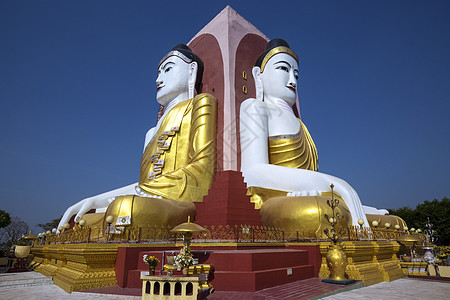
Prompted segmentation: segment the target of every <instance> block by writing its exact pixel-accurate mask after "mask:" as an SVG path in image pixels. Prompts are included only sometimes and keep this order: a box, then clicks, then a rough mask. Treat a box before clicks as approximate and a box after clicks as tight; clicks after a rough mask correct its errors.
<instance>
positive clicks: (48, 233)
mask: <svg viewBox="0 0 450 300" xmlns="http://www.w3.org/2000/svg"><path fill="white" fill-rule="evenodd" d="M60 227H61V226H60ZM61 230H62V227H61ZM46 233H47V235H50V234H52V232H51V231H50V230H48V231H47V232H46Z"/></svg>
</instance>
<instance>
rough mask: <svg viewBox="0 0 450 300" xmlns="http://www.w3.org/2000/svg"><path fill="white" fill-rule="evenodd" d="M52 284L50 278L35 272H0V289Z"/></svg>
mask: <svg viewBox="0 0 450 300" xmlns="http://www.w3.org/2000/svg"><path fill="white" fill-rule="evenodd" d="M50 284H53V281H52V278H51V277H47V276H44V275H42V274H39V273H36V272H21V273H4V274H0V291H3V290H9V289H16V288H21V287H26V286H39V285H50Z"/></svg>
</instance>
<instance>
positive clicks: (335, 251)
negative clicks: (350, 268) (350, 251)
mask: <svg viewBox="0 0 450 300" xmlns="http://www.w3.org/2000/svg"><path fill="white" fill-rule="evenodd" d="M326 260H327V265H328V268H329V270H330V273H331V274H330V277H329V278H330V279H331V280H336V281H343V280H347V278H346V277H345V268H346V267H347V255H345V253H344V250H343V249H342V246H340V245H331V246H330V248H329V249H328V252H327V255H326Z"/></svg>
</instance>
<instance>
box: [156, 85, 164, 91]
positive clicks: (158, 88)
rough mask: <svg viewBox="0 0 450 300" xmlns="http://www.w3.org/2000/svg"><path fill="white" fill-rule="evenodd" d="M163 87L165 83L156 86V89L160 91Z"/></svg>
mask: <svg viewBox="0 0 450 300" xmlns="http://www.w3.org/2000/svg"><path fill="white" fill-rule="evenodd" d="M163 87H164V86H163V85H160V86H158V87H156V91H159V90H160V89H162V88H163Z"/></svg>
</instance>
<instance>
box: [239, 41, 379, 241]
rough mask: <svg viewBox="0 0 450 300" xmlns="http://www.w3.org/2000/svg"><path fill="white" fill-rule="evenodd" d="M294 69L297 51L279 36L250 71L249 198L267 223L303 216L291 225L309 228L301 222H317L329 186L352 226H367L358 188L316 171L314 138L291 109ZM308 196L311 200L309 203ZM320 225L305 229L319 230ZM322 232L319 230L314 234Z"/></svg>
mask: <svg viewBox="0 0 450 300" xmlns="http://www.w3.org/2000/svg"><path fill="white" fill-rule="evenodd" d="M298 73H299V68H298V58H297V55H296V54H295V53H294V52H293V51H292V50H291V49H290V48H289V45H288V44H287V42H285V41H284V40H281V39H274V40H271V41H270V42H269V44H268V46H267V48H266V51H265V52H264V53H263V54H262V55H261V56H260V57H259V58H258V59H257V61H256V63H255V67H254V68H253V70H252V74H253V77H254V81H255V86H256V99H253V98H251V99H247V100H245V101H244V102H243V103H242V105H241V108H240V134H241V138H240V139H241V162H242V163H241V165H242V167H241V171H242V173H243V176H244V181H245V182H246V183H247V188H248V191H249V193H250V194H251V196H252V201H253V202H255V207H256V208H261V214H262V218H263V224H265V225H270V226H281V225H282V224H283V222H284V223H287V222H291V221H292V220H293V219H295V218H297V217H296V216H300V215H301V217H300V219H302V218H303V219H302V220H300V222H299V223H298V224H295V225H292V226H305V225H306V227H308V224H304V223H305V222H308V220H317V215H320V214H321V213H322V212H321V210H326V200H325V199H329V198H330V197H329V196H330V194H329V192H330V190H331V189H330V185H331V184H333V185H334V192H335V193H336V194H338V195H337V196H338V197H340V198H341V199H342V200H343V201H344V202H345V204H343V203H342V201H341V204H340V206H341V208H342V209H343V210H346V207H345V205H346V206H347V207H348V210H349V212H350V214H351V220H352V221H351V224H353V225H357V224H358V223H357V222H358V219H362V220H363V221H364V223H365V224H366V226H368V225H369V224H368V221H367V218H366V213H365V211H364V208H363V205H362V204H361V201H360V199H359V197H358V194H357V193H356V191H355V190H354V189H353V188H352V187H351V186H350V185H349V184H348V183H347V182H345V181H344V180H342V179H340V178H338V177H335V176H332V175H328V174H324V173H320V172H317V170H318V157H317V150H316V147H315V145H314V142H313V140H312V138H311V136H310V134H309V132H308V129H307V128H306V126H305V125H304V124H303V123H302V121H301V120H300V119H298V118H297V117H296V116H295V114H294V112H293V110H292V106H293V105H294V104H295V102H296V98H297V80H298ZM330 125H331V124H330ZM336 194H335V195H336ZM321 196H327V197H326V198H325V197H321ZM280 197H281V198H280ZM275 198H276V199H275ZM272 199H274V200H272ZM308 199H309V200H308ZM307 200H308V201H310V202H311V201H313V202H314V204H311V203H310V204H307V203H306V202H307ZM324 201H325V202H324ZM275 202H276V203H275ZM374 211H377V212H378V213H383V214H384V213H385V211H378V210H376V209H375V210H372V211H371V213H373V212H374ZM341 214H342V215H343V216H344V215H345V212H342V213H341ZM305 216H308V217H305ZM282 218H287V219H289V220H291V221H287V219H285V220H284V221H283V220H281V219H282ZM347 218H349V216H348V214H347ZM307 219H308V220H307ZM314 222H316V223H317V221H314ZM347 222H348V223H349V224H348V225H350V222H349V220H347ZM280 224H281V225H280ZM302 224H303V225H302ZM323 225H325V224H323ZM311 226H312V227H311ZM318 226H319V225H317V224H316V225H310V227H309V228H310V229H311V230H318V229H317V228H318ZM285 229H286V228H285ZM322 231H323V230H322V229H320V230H318V231H317V232H318V235H320V232H322Z"/></svg>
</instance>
